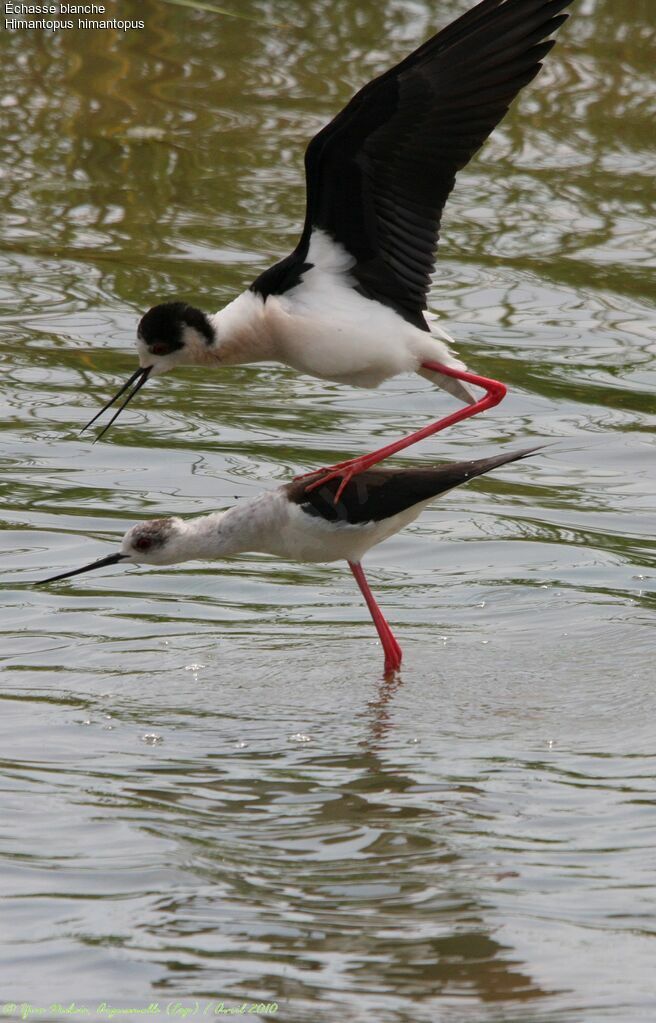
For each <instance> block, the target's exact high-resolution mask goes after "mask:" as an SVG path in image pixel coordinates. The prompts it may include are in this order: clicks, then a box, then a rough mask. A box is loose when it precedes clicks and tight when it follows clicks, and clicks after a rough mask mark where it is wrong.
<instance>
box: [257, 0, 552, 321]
mask: <svg viewBox="0 0 656 1023" xmlns="http://www.w3.org/2000/svg"><path fill="white" fill-rule="evenodd" d="M569 3H571V0H482V3H479V4H478V5H477V6H476V7H474V8H473V9H472V10H470V11H468V12H467V13H466V14H464V15H463V16H462V17H461V18H458V19H457V20H456V21H454V22H453V24H451V25H449V26H448V27H447V28H445V29H443V30H442V31H441V32H438V34H437V35H435V36H433V38H432V39H429V40H428V41H427V42H425V43H424V44H423V45H422V46H420V47H419V49H417V50H415V51H414V53H411V54H410V56H408V57H406V58H405V60H403V61H401V63H400V64H397V65H396V67H393V68H391V69H390V70H389V71H386V72H385V73H384V74H382V75H380V76H379V77H378V78H375V79H374V80H373V81H372V82H369V84H368V85H365V86H364V88H362V89H360V91H359V92H358V93H356V95H355V96H354V97H353V99H352V100H351V101H350V102H349V103H348V104H347V106H346V107H345V108H344V109H343V110H342V111H341V113H339V114H338V115H337V116H336V117H335V118H334V119H333V120H332V121H331V122H330V124H328V125H326V127H325V128H323V129H322V131H320V132H319V134H318V135H316V136H315V137H314V138H313V139H312V141H311V142H310V144H309V146H308V148H307V151H306V154H305V170H306V184H307V208H306V218H305V225H304V229H303V235H302V237H301V240H300V242H299V244H298V246H297V248H296V250H295V251H294V252H293V253H292V254H291V256H288V257H287V259H285V260H283V261H282V262H281V263H278V264H277V265H276V266H274V267H272V268H271V269H270V270H267V271H265V273H264V274H262V275H261V276H260V277H259V278H258V279H257V281H255V283H254V284H253V286H252V287H253V289H254V290H256V291H259V292H261V293H263V294H265V295H266V294H271V293H279V292H281V291H285V290H287V289H288V288H290V287H293V285H294V284H295V283H298V280H299V279H300V275H301V274H302V273H303V270H304V269H307V267H308V264H307V263H306V261H305V260H306V256H307V251H308V245H309V239H310V233H311V231H312V228H313V227H316V228H321V229H322V230H324V231H326V232H328V234H329V235H330V236H331V237H332V238H334V239H336V240H337V241H338V242H341V244H342V245H344V247H345V248H346V249H347V250H348V252H349V253H350V254H351V255H352V256H354V257H355V260H356V263H355V266H354V267H353V269H352V271H351V272H352V274H353V276H354V277H355V278H356V280H357V282H358V290H359V291H361V292H362V293H363V294H365V295H366V296H367V297H369V298H374V299H378V300H379V301H380V302H383V303H384V304H385V305H389V306H392V307H393V308H394V309H396V311H397V312H399V313H400V314H401V315H402V316H403V317H404V318H405V319H406V320H409V321H410V322H411V323H414V324H415V326H418V327H421V328H422V329H427V328H426V324H425V321H424V318H423V310H424V309H425V308H426V294H427V292H428V288H429V284H430V275H431V273H432V270H433V266H434V262H435V249H436V246H437V240H438V237H439V228H440V221H441V218H442V210H443V208H444V204H445V202H446V200H447V198H448V196H449V193H450V192H451V189H452V188H453V186H454V183H455V176H456V172H457V171H458V170H460V168H461V167H464V166H465V164H466V163H467V162H468V161H469V160H470V159H471V157H472V156H473V155H474V153H475V152H476V150H477V149H479V148H480V146H481V145H482V144H483V142H484V141H485V139H486V138H487V137H488V135H489V134H490V133H491V131H492V130H493V129H494V128H495V127H496V125H497V124H498V123H499V121H500V120H501V119H502V117H503V116H504V114H505V113H506V111H507V110H508V107H509V105H510V103H511V102H512V100H513V99H514V98H515V96H516V95H517V93H518V92H519V90H520V89H521V88H522V86H524V85H526V84H527V83H528V82H530V81H531V79H532V78H534V77H535V75H536V74H537V73H538V71H539V70H540V67H541V66H542V65H541V64H540V61H541V60H542V58H543V57H544V56H545V54H546V53H548V51H549V50H550V49H551V47H552V46H553V40H548V41H546V42H543V40H544V39H545V38H546V37H547V36H549V35H551V34H552V33H553V32H555V30H556V29H557V28H558V27H559V26H560V25H561V24H562V23H563V22H564V21H565V20H566V19H567V15H566V14H559V12H560V11H561V10H562V9H563V8H564V7H567V6H568V4H569Z"/></svg>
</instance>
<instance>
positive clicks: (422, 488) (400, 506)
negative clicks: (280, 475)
mask: <svg viewBox="0 0 656 1023" xmlns="http://www.w3.org/2000/svg"><path fill="white" fill-rule="evenodd" d="M542 446H543V445H538V446H537V447H531V448H522V449H521V450H520V451H511V452H506V453H504V454H502V455H493V456H492V457H491V458H477V459H475V460H474V461H471V462H452V463H451V464H445V465H432V466H427V467H426V468H421V469H369V470H368V471H367V472H361V473H359V474H358V475H357V476H355V477H354V478H353V479H352V480H351V482H350V483H349V484H347V486H346V487H345V488H344V490H343V492H342V496H341V497H340V499H339V501H338V502H337V504H335V503H334V502H335V494H336V493H337V489H338V487H339V485H340V482H341V480H340V479H339V478H337V479H333V480H330V481H329V482H328V483H326V484H325V485H324V486H322V487H317V488H316V490H310V491H308V487H309V486H310V485H311V484H312V483H313V482H314V481H315V480H316V476H309V477H306V478H305V479H301V480H296V481H295V482H294V483H289V484H288V485H287V488H286V489H287V497H288V499H289V500H290V501H291V502H292V503H293V504H297V505H300V507H301V509H302V510H303V511H304V512H305V513H306V514H307V515H312V516H316V517H319V518H322V519H325V520H326V521H327V522H343V523H349V524H350V525H358V524H359V523H363V522H380V521H381V520H383V519H389V518H391V517H392V515H398V514H399V513H400V512H403V511H405V510H406V509H407V508H411V507H412V506H413V505H415V504H420V503H421V502H422V501H429V500H430V499H431V498H433V497H437V496H438V494H444V493H445V492H446V491H447V490H452V489H453V488H454V487H458V486H460V484H461V483H466V482H467V480H471V479H473V478H474V477H475V476H482V475H483V473H486V472H490V471H491V470H492V469H497V468H498V467H499V466H501V465H507V464H508V463H509V462H516V461H517V460H518V459H520V458H526V457H527V456H528V455H532V454H533V453H534V452H535V451H539V450H540V449H541V447H542Z"/></svg>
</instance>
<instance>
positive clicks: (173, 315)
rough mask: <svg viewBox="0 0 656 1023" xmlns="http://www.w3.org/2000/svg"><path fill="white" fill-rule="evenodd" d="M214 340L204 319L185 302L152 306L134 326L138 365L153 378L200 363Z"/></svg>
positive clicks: (211, 330)
mask: <svg viewBox="0 0 656 1023" xmlns="http://www.w3.org/2000/svg"><path fill="white" fill-rule="evenodd" d="M215 337H216V334H215V330H214V327H213V326H212V324H211V323H210V321H209V320H208V318H207V316H206V315H205V313H203V312H201V310H200V309H196V307H195V306H193V305H187V303H186V302H164V303H162V304H161V305H155V306H153V308H152V309H149V310H148V312H147V313H146V314H145V315H144V316H142V318H141V320H140V322H139V326H138V327H137V349H138V352H139V363H140V365H141V367H142V368H143V369H146V368H150V372H151V373H152V375H153V376H157V375H159V374H160V373H166V372H167V371H168V370H170V369H173V367H174V366H180V365H186V366H190V365H193V364H194V363H198V362H202V361H203V356H204V354H205V352H206V351H207V348H208V346H209V345H211V344H213V343H214V340H215Z"/></svg>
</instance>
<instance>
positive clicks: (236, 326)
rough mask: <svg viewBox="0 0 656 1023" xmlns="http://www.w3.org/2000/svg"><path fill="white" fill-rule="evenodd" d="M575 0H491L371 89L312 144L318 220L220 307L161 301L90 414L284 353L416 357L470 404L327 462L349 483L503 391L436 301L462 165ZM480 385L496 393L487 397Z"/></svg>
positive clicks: (361, 378)
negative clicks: (186, 379)
mask: <svg viewBox="0 0 656 1023" xmlns="http://www.w3.org/2000/svg"><path fill="white" fill-rule="evenodd" d="M570 2H571V0H482V2H481V3H479V4H478V5H477V6H476V7H474V8H472V9H471V10H470V11H468V12H467V13H466V14H464V15H463V16H462V17H460V18H458V19H457V20H456V21H454V22H453V24H451V25H449V26H448V27H446V28H444V29H442V31H441V32H438V33H437V35H435V36H433V37H432V38H431V39H429V40H428V41H427V42H425V43H423V44H422V45H421V46H420V47H419V48H418V49H417V50H415V51H414V53H411V54H410V55H409V56H408V57H406V58H405V60H403V61H401V63H400V64H397V65H396V66H395V67H393V68H391V69H390V70H388V71H386V72H385V73H384V74H382V75H380V76H379V77H378V78H375V79H374V80H373V81H371V82H369V84H368V85H365V86H364V88H362V89H360V91H359V92H358V93H356V95H355V96H354V97H353V98H352V99H351V101H350V102H349V103H348V104H347V105H346V107H345V108H344V109H343V110H342V111H341V112H340V113H339V114H337V116H336V117H335V118H334V119H333V120H332V121H331V122H330V123H329V124H328V125H326V127H324V128H323V130H322V131H320V132H319V134H318V135H316V136H315V137H314V138H313V139H312V141H311V142H310V144H309V146H308V148H307V151H306V154H305V171H306V188H307V204H306V214H305V223H304V225H303V230H302V233H301V236H300V239H299V242H298V245H297V246H296V248H295V249H294V251H293V252H292V253H291V254H290V255H289V256H287V257H286V258H285V259H283V260H282V261H281V262H279V263H276V265H275V266H272V267H271V268H270V269H268V270H265V271H264V273H262V274H260V276H259V277H258V278H257V279H256V280H255V281H254V282H253V284H251V286H250V288H249V289H248V290H247V291H245V292H243V293H242V294H240V295H239V296H238V297H237V298H236V299H234V301H232V302H230V303H229V305H227V306H226V307H225V308H224V309H221V310H220V311H219V312H218V313H214V314H213V315H206V314H205V313H204V312H201V310H200V309H196V308H194V307H193V306H191V305H188V304H186V303H184V302H167V303H164V304H162V305H157V306H155V307H154V308H152V309H150V310H149V311H148V312H147V313H146V314H145V316H144V317H143V318H142V319H141V322H140V323H139V326H138V331H137V348H138V353H139V363H140V365H139V368H138V369H137V370H136V372H135V373H133V374H132V376H131V377H130V379H129V380H128V381H127V383H126V384H125V385H124V386H123V387H122V388H121V389H120V391H119V392H118V393H117V394H116V395H115V396H114V397H113V398H112V399H111V401H109V402H108V403H107V404H106V405H105V406H104V408H103V409H101V411H100V412H99V413H98V414H97V415H96V416H94V418H93V419H92V420H91V421H90V423H88V424H87V426H90V425H91V423H93V422H95V421H96V419H97V418H98V416H100V415H101V414H102V412H104V411H105V410H106V409H108V408H109V407H110V406H112V405H113V404H114V403H115V402H116V401H117V400H118V399H119V398H120V397H121V396H122V395H123V394H124V393H125V391H127V390H128V388H130V387H132V385H134V386H133V389H132V390H131V391H129V393H128V395H127V397H126V398H125V400H124V401H123V403H122V405H121V406H120V407H119V408H118V410H117V411H116V412H115V414H114V415H113V417H112V418H111V420H110V422H109V423H108V424H107V426H105V428H104V430H103V431H102V433H104V432H105V431H106V430H107V429H109V426H111V424H112V423H113V422H114V420H115V419H116V417H117V416H118V414H119V413H120V412H121V411H122V409H123V408H125V406H126V405H127V404H128V402H129V401H131V399H132V398H133V397H134V395H135V394H136V393H137V392H138V391H139V389H140V388H141V387H142V386H143V385H144V384H145V382H146V381H147V380H148V379H149V377H151V376H157V375H159V374H161V373H165V372H167V371H168V370H171V369H173V368H174V367H175V366H182V365H200V366H206V367H208V368H210V367H223V366H235V365H240V364H244V363H257V362H269V361H277V362H280V363H284V364H285V365H288V366H291V367H293V368H294V369H296V370H298V371H300V372H302V373H308V374H311V375H312V376H315V377H320V378H323V379H326V380H333V381H337V382H343V383H348V384H354V385H356V386H361V387H377V386H378V385H379V384H381V383H382V382H383V381H384V380H387V379H388V378H390V377H392V376H395V375H396V374H398V373H403V372H407V371H413V372H416V373H419V374H420V375H421V376H423V377H426V378H428V379H429V380H431V381H432V382H433V383H434V384H436V385H437V386H438V387H441V388H442V389H444V390H446V391H448V392H450V393H451V394H452V395H454V396H455V397H456V398H459V399H460V400H461V401H463V402H466V403H468V404H467V407H466V408H461V409H459V410H458V411H456V412H454V413H452V414H451V415H449V416H446V417H445V418H443V419H440V420H439V421H437V422H435V423H431V424H430V425H429V426H426V427H424V429H422V430H418V431H417V432H415V433H412V434H411V435H409V436H408V437H405V438H403V439H401V440H399V441H397V442H396V443H393V444H389V445H387V446H386V447H384V448H381V449H380V450H378V451H375V452H373V453H371V454H369V455H367V456H365V457H361V458H357V459H352V460H351V461H348V462H344V463H340V464H339V465H338V466H331V467H329V468H328V469H325V470H324V476H323V478H324V479H327V478H334V477H335V476H340V477H341V481H342V485H344V486H345V485H346V483H347V482H348V480H349V479H350V478H351V477H352V476H353V475H354V474H356V473H358V472H362V471H364V470H365V469H369V468H371V466H372V465H374V464H376V463H377V462H379V461H381V460H382V459H384V458H386V457H388V456H389V455H391V454H394V453H395V452H397V451H401V450H402V449H403V448H406V447H408V446H409V445H411V444H414V443H416V442H417V441H418V440H421V439H423V438H424V437H428V436H430V435H431V434H434V433H436V432H437V431H438V430H442V429H444V427H446V426H449V425H451V424H452V423H455V422H458V421H459V420H462V419H466V418H468V417H469V416H473V415H476V414H477V413H478V412H481V411H483V410H484V409H488V408H491V407H492V406H494V405H496V404H498V403H499V402H500V401H501V400H502V398H503V396H504V395H505V392H506V388H505V387H504V385H503V384H501V383H499V382H498V381H495V380H490V379H488V378H486V377H482V376H478V375H476V374H474V373H470V372H467V370H466V368H465V366H464V363H463V362H461V361H460V360H459V359H457V358H456V357H455V356H454V355H453V353H452V352H451V350H450V349H449V347H448V344H450V343H453V342H452V339H451V338H450V337H449V335H448V334H447V333H446V332H445V331H444V330H442V329H441V328H440V327H439V326H438V325H437V324H436V323H435V322H434V318H432V317H430V316H429V315H427V314H426V308H427V305H426V297H427V292H428V289H429V286H430V281H431V273H432V271H433V266H434V260H435V250H436V246H437V241H438V237H439V230H440V221H441V217H442V210H443V208H444V205H445V203H446V200H447V198H448V196H449V194H450V192H451V190H452V189H453V186H454V184H455V178H456V173H457V171H459V170H460V169H461V168H462V167H464V166H465V164H466V163H468V161H469V160H470V159H471V157H472V156H473V155H474V153H475V152H476V151H477V150H478V149H479V148H480V146H481V145H482V144H483V142H484V141H485V139H486V138H487V137H488V135H490V133H491V132H492V130H493V129H494V128H495V127H496V125H497V124H498V123H499V121H500V120H501V119H502V118H503V116H504V115H505V113H506V112H507V110H508V107H509V105H510V103H511V102H512V101H513V99H514V98H515V97H516V96H517V94H518V92H519V91H520V89H521V88H522V87H523V86H524V85H526V84H527V83H528V82H530V81H531V79H533V78H534V77H535V75H536V74H537V73H538V71H539V70H540V67H541V66H542V65H541V63H540V62H541V60H542V59H543V58H544V56H545V55H546V54H547V53H548V51H549V50H550V49H551V47H552V46H553V43H554V41H553V39H550V38H548V37H549V36H552V35H553V33H554V32H555V31H556V29H558V28H559V26H560V25H562V23H563V22H564V21H565V20H566V18H567V15H566V14H562V13H561V12H562V10H563V9H564V8H565V7H567V6H568V5H569V3H570ZM470 385H474V386H478V387H481V388H483V389H484V391H485V395H484V396H483V397H482V398H480V399H479V400H474V397H473V395H472V392H471V390H470ZM85 429H86V427H85ZM102 433H101V434H99V436H102ZM326 474H327V475H326ZM317 485H318V484H317Z"/></svg>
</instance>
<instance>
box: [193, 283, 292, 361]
mask: <svg viewBox="0 0 656 1023" xmlns="http://www.w3.org/2000/svg"><path fill="white" fill-rule="evenodd" d="M208 319H209V321H210V323H211V325H212V327H213V328H214V332H215V341H214V343H213V344H211V345H208V346H206V348H205V353H204V356H203V358H202V360H201V361H203V362H204V363H206V364H211V365H221V366H242V365H244V364H246V363H250V362H269V361H270V360H272V359H275V358H276V351H275V344H274V340H273V337H272V335H271V331H270V330H269V327H268V323H267V317H266V314H265V308H264V300H263V298H262V296H261V295H257V294H255V292H253V291H244V292H242V294H241V295H238V296H237V298H235V299H234V300H233V301H232V302H230V303H229V304H228V305H227V306H226V307H225V308H224V309H220V310H219V312H218V313H215V314H214V316H210V317H208Z"/></svg>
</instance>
